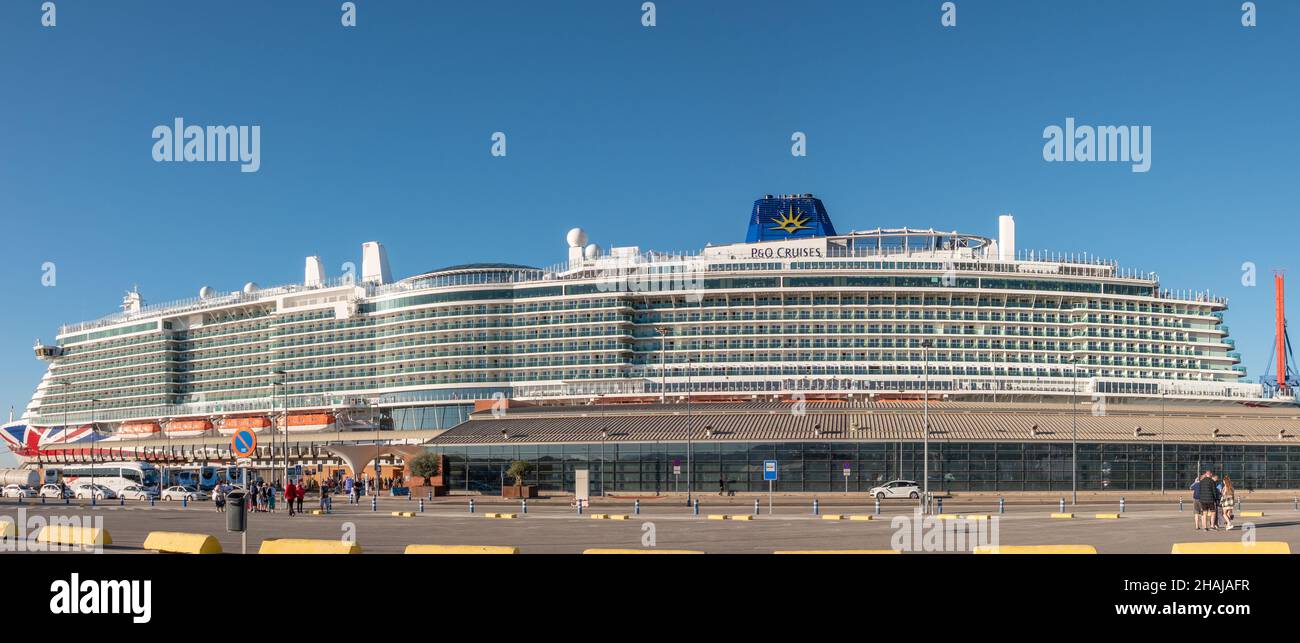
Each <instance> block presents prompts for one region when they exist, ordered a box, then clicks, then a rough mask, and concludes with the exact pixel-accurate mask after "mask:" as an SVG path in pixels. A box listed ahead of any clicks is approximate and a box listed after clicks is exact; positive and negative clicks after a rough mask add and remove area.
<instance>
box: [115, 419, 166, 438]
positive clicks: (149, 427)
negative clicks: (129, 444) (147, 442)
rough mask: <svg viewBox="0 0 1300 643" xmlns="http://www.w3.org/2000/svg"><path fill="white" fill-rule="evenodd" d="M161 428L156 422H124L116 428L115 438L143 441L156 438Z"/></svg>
mask: <svg viewBox="0 0 1300 643" xmlns="http://www.w3.org/2000/svg"><path fill="white" fill-rule="evenodd" d="M161 432H162V428H161V427H159V426H158V423H157V422H125V423H123V424H122V426H120V427H118V428H117V433H116V435H117V437H118V438H119V439H122V440H143V439H145V438H152V437H157V435H158V434H159V433H161Z"/></svg>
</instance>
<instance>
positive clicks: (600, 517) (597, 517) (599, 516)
mask: <svg viewBox="0 0 1300 643" xmlns="http://www.w3.org/2000/svg"><path fill="white" fill-rule="evenodd" d="M591 519H592V520H609V514H591Z"/></svg>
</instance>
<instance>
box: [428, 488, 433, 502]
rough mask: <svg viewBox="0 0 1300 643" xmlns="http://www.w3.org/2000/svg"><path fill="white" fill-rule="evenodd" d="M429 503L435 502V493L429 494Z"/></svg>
mask: <svg viewBox="0 0 1300 643" xmlns="http://www.w3.org/2000/svg"><path fill="white" fill-rule="evenodd" d="M429 502H433V492H432V491H430V492H429Z"/></svg>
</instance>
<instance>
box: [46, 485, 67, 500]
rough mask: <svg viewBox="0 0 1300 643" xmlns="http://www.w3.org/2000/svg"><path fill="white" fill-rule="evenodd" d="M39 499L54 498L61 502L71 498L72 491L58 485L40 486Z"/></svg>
mask: <svg viewBox="0 0 1300 643" xmlns="http://www.w3.org/2000/svg"><path fill="white" fill-rule="evenodd" d="M41 497H42V498H56V499H58V500H62V499H64V498H71V497H72V490H71V489H69V488H67V487H65V486H63V485H58V484H47V485H41Z"/></svg>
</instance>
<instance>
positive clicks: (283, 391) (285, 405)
mask: <svg viewBox="0 0 1300 643" xmlns="http://www.w3.org/2000/svg"><path fill="white" fill-rule="evenodd" d="M271 374H272V375H274V376H275V377H276V381H275V382H274V383H273V385H272V388H271V392H272V395H274V393H275V389H276V388H277V387H278V388H279V389H280V395H281V398H280V399H281V402H280V405H281V407H282V411H283V413H284V425H283V426H282V431H283V432H284V450H283V451H282V452H281V457H282V458H283V461H284V471H283V476H284V479H285V480H288V478H289V386H288V384H287V381H288V374H287V373H285V372H284V369H276V370H275V371H274V372H272V373H271ZM271 407H272V408H274V407H275V399H274V397H273V398H272V399H271ZM272 428H273V429H274V424H273V425H272ZM278 441H279V440H278V439H277V436H276V435H275V434H274V433H272V434H271V449H272V450H273V451H274V449H275V447H276V445H277V443H278ZM271 461H272V462H273V463H274V462H275V459H274V455H273V456H272V460H271ZM271 466H275V465H274V464H272V465H271ZM274 482H275V480H274V476H273V479H272V483H274Z"/></svg>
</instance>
